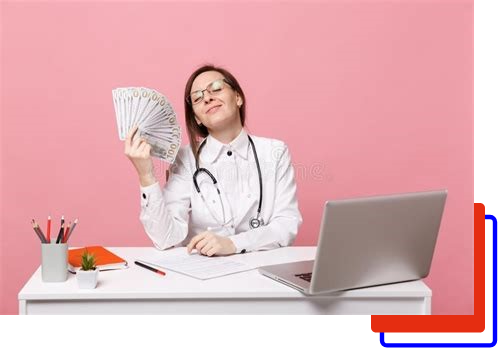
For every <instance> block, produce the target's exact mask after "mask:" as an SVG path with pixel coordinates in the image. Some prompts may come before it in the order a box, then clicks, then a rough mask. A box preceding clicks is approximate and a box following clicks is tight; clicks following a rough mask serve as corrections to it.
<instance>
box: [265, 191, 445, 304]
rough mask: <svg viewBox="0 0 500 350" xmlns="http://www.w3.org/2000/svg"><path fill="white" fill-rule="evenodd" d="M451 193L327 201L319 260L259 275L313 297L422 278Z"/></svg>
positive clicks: (271, 267) (272, 267)
mask: <svg viewBox="0 0 500 350" xmlns="http://www.w3.org/2000/svg"><path fill="white" fill-rule="evenodd" d="M447 193H448V192H447V190H438V191H428V192H416V193H406V194H396V195H387V196H375V197H366V198H355V199H345V200H333V201H327V202H326V203H325V207H324V211H323V218H322V221H321V228H320V236H319V241H318V247H317V250H316V257H315V259H314V260H311V261H299V262H293V263H286V264H278V265H269V266H262V267H260V268H259V272H260V273H261V274H263V275H264V276H267V277H269V278H272V279H274V280H276V281H278V282H281V283H283V284H286V285H287V286H290V287H292V288H295V289H298V290H299V291H301V292H303V293H304V294H310V295H313V294H322V293H329V292H336V291H343V290H349V289H354V288H362V287H370V286H376V285H382V284H389V283H396V282H404V281H412V280H418V279H421V278H424V277H426V276H427V275H428V274H429V270H430V267H431V262H432V256H433V254H434V247H435V245H436V240H437V236H438V232H439V227H440V224H441V217H442V215H443V211H444V206H445V202H446V197H447Z"/></svg>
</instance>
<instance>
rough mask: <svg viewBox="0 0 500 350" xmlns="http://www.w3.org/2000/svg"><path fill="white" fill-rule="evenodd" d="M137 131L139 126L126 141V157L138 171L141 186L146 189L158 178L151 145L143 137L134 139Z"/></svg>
mask: <svg viewBox="0 0 500 350" xmlns="http://www.w3.org/2000/svg"><path fill="white" fill-rule="evenodd" d="M137 130H138V126H135V127H133V128H132V129H131V130H130V131H129V133H128V135H127V138H126V139H125V155H126V156H127V157H128V159H130V161H131V162H132V164H133V165H134V167H135V169H136V170H137V174H138V175H139V181H140V183H141V186H143V187H145V186H149V185H152V184H154V183H155V182H156V178H155V176H154V168H153V160H152V158H151V155H150V152H151V145H149V144H148V143H147V142H146V140H145V139H144V138H142V137H134V136H135V135H136V133H137Z"/></svg>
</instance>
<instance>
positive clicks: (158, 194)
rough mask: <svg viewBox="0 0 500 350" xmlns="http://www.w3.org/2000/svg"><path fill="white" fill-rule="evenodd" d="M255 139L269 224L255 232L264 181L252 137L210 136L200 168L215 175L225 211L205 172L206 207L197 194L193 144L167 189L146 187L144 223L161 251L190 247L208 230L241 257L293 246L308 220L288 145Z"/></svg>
mask: <svg viewBox="0 0 500 350" xmlns="http://www.w3.org/2000/svg"><path fill="white" fill-rule="evenodd" d="M251 137H252V140H253V142H254V144H255V149H256V151H257V156H258V158H259V163H260V167H261V172H262V186H263V189H262V209H261V217H262V218H263V220H264V225H263V226H260V227H258V228H255V229H251V228H250V220H251V219H252V218H255V217H256V216H257V208H258V205H259V176H258V171H257V166H256V163H255V159H254V154H253V151H252V147H251V145H250V142H249V140H248V134H247V133H246V132H245V130H243V129H242V131H241V133H240V134H239V135H238V136H237V137H236V138H235V139H234V140H233V141H232V142H230V143H229V144H223V143H221V142H219V141H218V140H217V139H215V138H213V137H212V136H210V135H209V136H208V137H207V142H206V144H205V146H204V147H203V148H202V150H201V152H200V164H199V165H200V167H204V168H206V169H208V170H209V171H210V172H211V173H212V174H213V175H214V176H215V178H216V180H217V183H218V186H219V189H220V191H221V197H222V203H223V206H224V212H223V211H222V208H221V200H220V199H219V195H218V194H217V191H216V188H215V186H214V184H213V181H212V179H211V178H210V177H209V176H208V175H206V174H205V173H203V172H202V173H200V174H199V175H198V177H197V180H198V185H199V187H200V190H201V192H202V193H203V195H204V197H205V201H206V204H205V202H204V201H203V200H202V198H201V196H200V194H199V193H198V192H197V191H196V188H195V186H194V183H193V174H194V172H195V171H196V163H195V158H194V155H193V152H192V150H191V148H190V146H189V145H186V146H182V147H181V148H180V149H179V152H178V154H177V157H176V159H175V162H174V164H172V166H171V167H170V175H169V178H168V181H167V183H166V185H165V187H164V188H163V190H162V189H161V188H160V185H159V183H158V182H156V183H154V184H152V185H150V186H147V187H142V186H141V188H140V189H141V213H140V220H141V222H142V224H143V226H144V229H145V231H146V233H147V234H148V236H149V237H150V238H151V240H152V241H153V244H154V245H155V247H156V248H158V249H167V248H169V247H172V246H183V245H187V244H188V243H189V241H190V240H191V239H192V237H193V236H195V235H197V234H199V233H202V232H203V231H206V230H207V229H209V230H211V231H213V232H214V233H215V234H218V235H221V236H226V237H229V239H231V240H232V241H233V243H234V245H235V246H236V252H237V253H244V252H248V251H252V250H266V249H272V248H277V247H283V246H287V245H290V244H292V243H293V241H294V239H295V237H296V236H297V232H298V229H299V226H300V225H301V224H302V216H301V214H300V211H299V208H298V203H297V194H296V192H297V188H296V184H295V178H294V170H293V167H292V163H291V158H290V153H289V151H288V148H287V146H286V145H285V143H284V142H282V141H279V140H275V139H268V138H263V137H257V136H251ZM207 205H208V206H211V207H210V210H209V209H208V208H207ZM224 216H225V220H226V222H227V223H226V224H224V220H223V219H224ZM223 224H224V225H223Z"/></svg>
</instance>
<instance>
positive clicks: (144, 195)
mask: <svg viewBox="0 0 500 350" xmlns="http://www.w3.org/2000/svg"><path fill="white" fill-rule="evenodd" d="M169 172H170V175H169V178H168V182H167V183H166V185H165V187H164V188H163V191H162V189H161V188H160V184H159V183H158V182H155V183H153V184H152V185H149V186H141V188H140V189H141V213H140V217H139V218H140V220H141V222H142V225H143V226H144V230H145V231H146V233H147V234H148V236H149V238H150V239H151V240H152V241H153V244H154V245H155V247H156V248H158V249H162V250H163V249H167V248H169V247H172V246H174V245H176V244H179V243H181V242H182V241H183V240H184V239H185V238H186V236H187V234H188V221H189V207H190V205H191V175H190V173H189V172H188V170H187V168H186V166H185V164H184V163H183V160H182V154H181V150H179V154H178V155H177V157H176V160H175V162H174V164H172V166H171V167H170V169H169Z"/></svg>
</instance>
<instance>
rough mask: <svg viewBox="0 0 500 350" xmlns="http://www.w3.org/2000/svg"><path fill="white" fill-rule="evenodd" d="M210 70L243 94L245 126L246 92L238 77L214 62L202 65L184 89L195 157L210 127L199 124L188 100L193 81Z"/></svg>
mask: <svg viewBox="0 0 500 350" xmlns="http://www.w3.org/2000/svg"><path fill="white" fill-rule="evenodd" d="M209 71H215V72H219V73H220V74H222V75H223V76H224V78H225V80H226V82H227V83H228V84H229V85H230V86H231V87H232V89H233V90H234V91H236V92H237V93H238V94H239V95H240V96H241V99H242V101H243V102H242V105H241V107H240V120H241V125H242V126H245V101H246V100H245V94H244V93H243V90H242V89H241V86H240V84H239V83H238V81H237V80H236V78H235V77H234V76H233V75H232V74H231V73H229V72H228V71H227V70H226V69H224V68H222V67H217V66H214V65H213V64H206V65H204V66H201V67H200V68H198V69H197V70H195V71H194V72H193V74H191V76H190V77H189V79H188V81H187V83H186V88H185V90H184V111H185V116H186V128H187V132H188V136H189V144H190V145H191V150H192V151H193V154H194V157H195V159H196V158H197V157H198V156H197V152H198V146H199V141H200V139H201V138H204V137H207V136H208V129H207V127H206V126H205V125H203V124H202V125H198V123H197V122H196V119H195V114H194V110H193V106H192V105H191V103H189V102H188V101H189V100H188V99H189V95H190V93H191V87H192V86H193V81H194V80H195V79H196V77H197V76H198V75H200V74H201V73H204V72H209ZM196 161H198V159H196Z"/></svg>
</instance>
